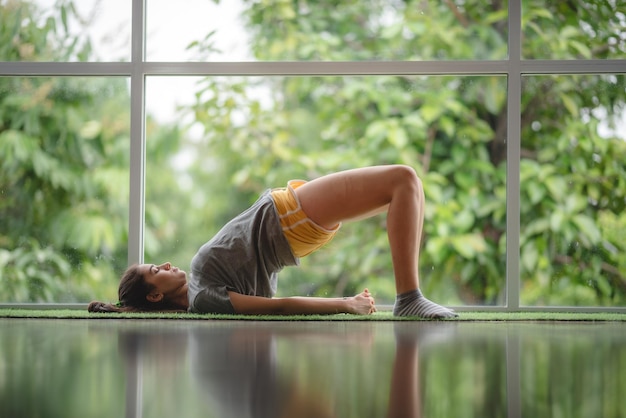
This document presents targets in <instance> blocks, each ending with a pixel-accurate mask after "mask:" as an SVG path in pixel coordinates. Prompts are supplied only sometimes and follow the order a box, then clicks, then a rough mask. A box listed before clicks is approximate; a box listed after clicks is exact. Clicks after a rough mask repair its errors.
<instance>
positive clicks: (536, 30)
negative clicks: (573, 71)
mask: <svg viewBox="0 0 626 418" xmlns="http://www.w3.org/2000/svg"><path fill="white" fill-rule="evenodd" d="M522 31H523V36H524V38H523V42H522V56H523V57H524V58H527V59H591V58H594V59H605V58H606V59H623V58H626V3H624V2H623V1H621V0H608V1H568V2H560V1H544V0H523V2H522Z"/></svg>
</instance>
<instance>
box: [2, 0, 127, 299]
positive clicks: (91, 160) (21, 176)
mask: <svg viewBox="0 0 626 418" xmlns="http://www.w3.org/2000/svg"><path fill="white" fill-rule="evenodd" d="M58 7H59V9H58V10H60V13H61V16H60V17H59V18H58V19H57V18H54V17H48V18H47V19H41V18H39V12H38V10H37V9H36V8H35V7H34V6H32V5H30V4H29V3H23V2H9V3H7V4H2V5H0V11H1V14H0V15H1V18H0V19H2V22H1V23H0V27H2V28H3V29H2V30H1V31H0V36H2V38H1V40H0V44H2V46H3V50H2V51H3V55H2V57H1V58H0V59H2V60H30V59H49V60H67V59H70V57H74V58H78V59H80V56H81V54H84V53H87V52H86V51H87V49H85V48H83V49H80V50H77V49H76V48H77V47H76V46H77V45H88V40H85V39H82V38H80V37H79V38H70V37H68V36H69V35H68V29H67V25H66V20H67V19H68V16H71V15H72V14H73V13H75V12H74V7H73V4H72V3H71V2H65V3H59V6H58ZM59 19H60V20H59ZM15 22H19V23H20V24H15ZM59 22H61V24H59ZM9 29H10V30H9ZM9 46H10V48H9ZM25 54H26V55H25ZM28 54H32V55H28ZM128 102H129V101H128V93H127V91H126V86H125V83H124V80H123V79H103V78H80V77H71V78H70V77H55V78H50V77H3V78H0V155H2V159H1V160H0V191H1V192H0V193H1V195H2V199H1V200H0V251H1V253H0V254H2V255H1V258H2V262H1V264H2V266H1V267H0V271H1V272H2V273H1V276H0V283H2V286H0V300H2V301H11V302H42V301H47V302H51V301H55V302H59V301H67V302H71V301H86V300H89V299H90V298H92V297H94V294H95V295H103V296H107V297H112V296H113V294H114V288H111V287H110V283H111V282H113V280H115V281H117V280H116V279H113V280H111V279H112V278H114V277H115V274H114V273H113V271H114V270H120V269H122V268H123V267H124V266H125V264H126V246H125V241H126V237H127V221H126V219H127V212H128V204H127V201H128V187H127V186H126V185H127V184H128V151H127V148H128V146H127V144H128V127H129V118H128ZM120 109H122V113H120ZM120 184H121V185H124V186H122V187H120ZM112 290H113V291H112Z"/></svg>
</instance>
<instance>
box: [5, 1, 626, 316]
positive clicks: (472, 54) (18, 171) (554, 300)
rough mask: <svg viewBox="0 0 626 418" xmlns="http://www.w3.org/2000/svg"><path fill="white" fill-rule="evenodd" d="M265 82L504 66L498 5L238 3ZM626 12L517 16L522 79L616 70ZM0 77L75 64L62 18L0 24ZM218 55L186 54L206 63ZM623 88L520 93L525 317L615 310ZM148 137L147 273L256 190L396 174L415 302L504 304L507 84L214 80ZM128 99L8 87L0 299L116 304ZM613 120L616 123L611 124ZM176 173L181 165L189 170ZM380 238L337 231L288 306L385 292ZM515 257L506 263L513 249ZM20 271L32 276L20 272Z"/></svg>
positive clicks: (13, 14) (87, 85)
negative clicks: (331, 175) (540, 71)
mask: <svg viewBox="0 0 626 418" xmlns="http://www.w3.org/2000/svg"><path fill="white" fill-rule="evenodd" d="M243 3H244V5H245V10H244V12H243V15H242V18H243V21H244V22H245V26H246V30H247V31H248V32H249V34H250V39H251V40H252V41H251V45H250V47H251V50H252V52H253V53H254V57H255V59H257V60H267V61H281V60H295V61H307V60H319V61H359V62H363V65H367V61H373V60H401V61H404V60H446V59H455V60H463V59H505V58H506V57H507V54H508V52H507V47H506V41H507V37H508V34H507V23H508V22H507V2H506V1H504V2H502V1H497V0H494V1H492V2H487V3H486V2H482V1H478V0H468V1H464V2H453V1H446V2H436V1H410V0H407V1H399V0H394V1H383V0H372V1H367V2H363V1H357V0H354V1H352V0H351V1H341V2H337V1H330V0H324V1H315V2H313V1H298V2H296V1H289V0H245V1H244V2H243ZM618 3H619V2H604V1H602V2H582V3H581V2H579V3H576V4H573V3H572V2H550V4H545V2H541V1H539V0H529V1H524V2H523V8H524V9H523V22H522V26H523V28H522V30H523V32H524V39H523V42H522V54H523V57H524V58H543V59H553V58H564V59H571V58H578V59H588V58H602V59H605V58H608V59H611V58H623V57H624V56H625V51H626V45H625V41H624V38H623V36H622V34H623V32H624V26H625V23H624V22H625V21H626V16H625V14H624V10H623V7H622V6H620V5H618ZM0 11H1V12H2V13H1V14H0V60H7V61H30V60H37V61H43V60H46V61H87V60H90V59H93V57H92V55H91V50H90V42H89V39H87V38H85V37H81V36H78V37H76V36H73V35H70V33H71V32H70V31H69V29H68V27H69V26H70V25H72V24H74V23H75V22H77V21H80V19H78V18H77V17H76V10H75V8H74V6H73V2H71V1H62V2H60V3H58V5H57V6H56V7H55V8H54V10H53V11H52V12H51V13H48V14H45V13H43V12H41V11H40V10H38V9H37V8H36V7H35V6H33V5H32V4H30V3H27V2H18V1H12V2H8V3H2V4H0ZM213 35H214V33H213V32H208V33H207V35H206V36H205V37H204V39H202V40H198V41H197V42H193V43H191V44H190V48H193V49H195V50H197V52H198V54H197V56H201V57H206V58H207V59H211V58H212V57H214V54H216V53H217V49H215V48H214V47H213V40H214V36H213ZM625 96H626V77H625V76H624V75H623V74H617V75H612V74H602V75H562V76H526V77H524V78H523V97H522V114H521V115H520V116H521V125H522V144H521V155H522V161H521V164H520V176H521V196H520V197H521V237H520V238H521V240H520V246H521V247H520V268H521V271H520V273H521V276H522V279H523V288H522V289H521V290H522V303H524V304H536V305H541V304H546V305H550V304H564V305H568V304H572V305H586V304H587V305H607V306H608V305H613V306H617V305H622V304H623V303H624V301H625V300H626V273H625V272H626V256H625V255H624V254H626V248H625V245H626V244H625V243H624V240H623V236H624V232H625V231H626V217H625V216H624V215H623V213H624V209H625V208H624V206H626V172H625V171H626V167H625V164H624V161H626V142H625V141H624V137H623V134H621V133H620V132H623V123H624V121H623V116H622V115H623V114H624V112H625V98H626V97H625ZM195 99H196V100H195V103H194V104H193V105H191V106H188V107H186V108H182V109H181V110H180V116H181V120H189V118H188V117H189V116H192V118H191V119H193V121H192V123H191V125H192V126H193V128H194V129H196V128H197V127H198V126H199V127H201V128H203V129H202V130H203V134H202V137H201V138H197V137H194V136H192V135H190V134H189V133H188V132H187V130H186V127H185V126H184V125H183V124H182V123H180V124H179V125H177V126H171V127H164V126H160V125H159V124H158V123H157V122H156V121H154V120H152V119H151V118H148V122H147V144H146V153H147V156H146V161H147V168H146V234H145V235H146V242H145V246H146V257H147V258H149V259H151V260H154V261H159V262H160V261H165V260H169V261H172V262H174V263H175V264H178V265H181V266H183V268H184V266H186V265H188V262H189V259H190V257H191V255H192V254H193V252H194V251H195V249H196V248H197V247H198V246H199V245H201V244H202V243H203V242H205V241H206V240H207V239H208V238H209V237H210V236H211V234H212V233H214V232H215V231H216V230H217V229H218V228H219V227H220V226H221V225H222V224H223V223H224V222H226V221H227V220H228V219H230V217H232V216H233V215H235V214H236V213H237V212H239V211H240V210H242V209H243V208H245V207H246V206H247V205H248V204H250V203H251V202H252V201H253V200H254V199H255V198H256V196H257V195H258V193H259V192H261V191H262V190H263V189H265V188H267V187H273V186H279V185H283V184H285V182H286V181H287V180H289V179H291V178H313V177H316V176H319V175H322V174H325V173H328V172H331V171H337V170H341V169H347V168H353V167H359V166H365V165H372V164H390V163H403V164H408V165H411V166H413V167H415V169H416V170H417V171H418V173H419V174H420V176H421V177H422V178H423V180H424V185H425V189H426V196H427V212H426V214H425V216H426V223H425V240H424V245H423V247H422V254H421V258H420V261H421V271H420V273H421V280H422V287H424V288H425V290H426V292H427V293H428V295H429V296H431V297H433V298H436V299H437V300H438V301H441V302H443V303H450V304H456V303H465V304H501V303H504V288H505V280H504V279H505V275H506V265H505V254H506V234H505V232H506V199H505V198H506V187H507V184H506V164H507V161H506V158H507V153H506V146H507V132H506V126H507V109H506V100H507V97H506V79H505V78H504V77H501V76H491V75H486V76H472V77H468V76H428V77H426V76H404V75H380V76H367V77H358V76H346V77H337V76H332V77H330V76H329V77H305V76H300V77H248V78H244V77H208V78H204V79H202V80H200V81H199V82H198V84H197V90H196V92H195ZM128 108H129V104H128V92H127V87H126V85H125V82H124V80H123V79H116V78H110V79H101V78H91V79H85V78H78V77H72V78H66V77H56V78H47V77H5V78H2V79H0V155H1V156H2V159H1V160H0V197H1V199H0V263H1V268H2V270H1V271H2V277H1V278H0V280H1V281H2V283H3V284H5V283H6V285H4V286H2V287H1V288H0V299H1V300H10V301H40V300H55V301H73V300H86V299H89V298H92V297H99V296H98V295H102V296H101V297H104V298H113V297H114V293H115V287H116V283H117V277H116V274H114V273H113V272H118V273H119V271H120V270H122V269H123V268H124V267H125V265H126V248H125V242H126V239H127V234H128V232H127V226H126V225H127V219H126V218H127V210H128V203H127V202H128V193H129V190H128V164H129V162H128V141H129V139H128V131H129V127H128V124H129V122H128ZM620 118H621V119H620ZM182 157H184V158H182ZM384 232H385V223H384V219H382V218H374V219H371V220H368V221H365V222H360V223H356V224H350V225H344V227H343V229H342V232H341V233H340V234H339V236H338V237H337V238H336V239H335V240H334V241H333V242H332V243H331V244H330V246H329V248H328V250H327V251H320V252H318V253H316V254H314V255H313V256H311V257H307V258H306V259H304V260H303V268H302V269H288V270H285V271H284V272H283V273H282V277H281V284H280V286H279V289H280V291H281V292H282V293H283V294H294V293H297V294H311V295H320V296H333V295H346V294H352V293H355V292H357V291H359V290H360V289H361V288H362V287H364V286H367V287H369V288H370V290H372V291H374V293H375V294H376V297H377V299H378V300H379V302H390V301H392V300H393V297H394V294H395V289H394V283H393V273H392V267H391V262H390V254H389V249H388V245H387V240H386V235H385V233H384ZM513 250H514V249H513ZM24 266H27V267H28V268H24Z"/></svg>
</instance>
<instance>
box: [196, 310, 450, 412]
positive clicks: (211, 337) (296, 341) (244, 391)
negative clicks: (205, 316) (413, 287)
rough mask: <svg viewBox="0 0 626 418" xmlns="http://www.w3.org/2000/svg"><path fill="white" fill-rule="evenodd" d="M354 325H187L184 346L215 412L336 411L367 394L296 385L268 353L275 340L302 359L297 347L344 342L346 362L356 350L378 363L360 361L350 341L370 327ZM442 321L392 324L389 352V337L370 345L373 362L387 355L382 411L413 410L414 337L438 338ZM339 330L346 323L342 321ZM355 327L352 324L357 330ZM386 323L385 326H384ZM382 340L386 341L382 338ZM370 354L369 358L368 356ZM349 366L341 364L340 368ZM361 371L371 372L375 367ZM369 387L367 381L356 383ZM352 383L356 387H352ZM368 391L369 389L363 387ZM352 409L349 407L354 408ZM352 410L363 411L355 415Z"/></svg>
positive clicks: (364, 336) (417, 403) (416, 401)
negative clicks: (341, 404) (384, 408)
mask: <svg viewBox="0 0 626 418" xmlns="http://www.w3.org/2000/svg"><path fill="white" fill-rule="evenodd" d="M353 325H354V327H353V329H355V331H354V332H349V331H348V332H346V330H345V329H344V330H341V331H340V332H337V331H336V328H335V327H319V328H318V329H315V330H310V329H306V328H302V329H297V328H293V327H287V328H280V327H279V328H276V327H272V326H271V325H270V326H259V324H258V323H257V324H255V325H245V324H244V325H238V326H234V327H233V326H232V325H224V326H217V327H216V326H213V327H197V328H194V329H193V331H192V335H191V343H190V350H191V351H190V353H191V364H192V365H193V366H192V367H193V374H194V376H195V378H196V379H197V381H198V383H199V384H200V386H201V389H202V390H203V392H204V393H206V394H207V395H208V396H209V397H210V398H211V402H210V404H211V405H213V407H217V408H219V411H216V412H218V414H217V415H218V416H220V417H237V418H244V417H335V416H339V415H340V414H338V410H339V408H337V405H336V403H337V402H352V403H354V402H359V403H361V402H362V403H364V404H368V403H369V402H370V401H371V400H372V397H373V395H374V394H372V393H368V392H366V391H364V392H363V393H361V394H360V396H359V397H358V399H355V398H354V396H352V397H351V399H343V396H344V395H346V396H345V397H346V398H348V397H350V394H354V393H355V391H354V388H345V392H346V393H335V392H333V391H332V390H331V389H330V388H331V387H333V386H334V385H333V383H334V382H330V381H329V382H328V386H327V387H325V388H324V387H318V386H314V385H309V386H311V387H313V389H311V388H310V387H302V386H301V384H302V381H301V379H298V378H297V376H296V372H295V371H293V372H291V371H289V370H287V371H286V370H283V369H284V368H283V369H281V368H279V365H278V363H279V361H280V359H279V358H277V356H276V345H277V342H278V341H280V342H281V344H282V343H284V344H285V346H286V347H288V349H287V350H282V351H281V353H286V352H287V353H289V352H291V353H293V355H294V356H297V357H300V358H303V359H305V361H306V360H307V357H304V356H303V355H302V354H301V351H305V350H306V349H309V350H310V349H311V346H315V345H316V346H318V349H324V348H327V347H329V345H333V346H337V345H338V344H339V345H343V346H345V354H344V355H345V356H346V361H347V360H348V358H350V357H354V356H355V355H357V356H359V355H360V356H362V357H363V361H362V362H359V364H361V365H362V367H364V368H367V367H378V366H379V365H377V364H374V365H372V364H371V363H369V364H368V361H366V360H367V357H368V356H369V354H365V351H364V350H355V346H357V347H360V348H363V347H371V346H372V343H373V341H374V338H373V337H374V335H373V330H374V327H365V328H363V327H357V324H353ZM448 325H452V324H443V323H437V324H430V323H426V322H424V323H415V322H413V323H403V322H398V323H395V324H394V338H395V355H394V354H392V353H393V351H389V350H388V349H387V348H386V347H385V345H387V346H388V344H389V343H392V344H393V342H392V341H393V340H387V339H381V341H384V342H385V344H377V346H376V348H375V351H376V353H374V355H375V357H374V361H375V362H377V363H379V362H382V363H386V364H390V363H391V359H390V358H389V355H390V354H391V355H392V356H393V366H391V367H392V373H391V382H390V383H389V382H388V381H385V382H376V385H375V386H376V387H378V388H379V389H380V390H385V389H384V388H385V387H386V386H387V385H389V387H390V392H389V402H388V406H387V411H386V415H387V416H388V417H390V418H395V417H402V418H410V417H420V416H421V397H420V387H419V381H420V377H419V347H420V346H421V344H422V343H426V344H427V345H433V344H434V343H435V344H436V343H439V342H443V341H444V340H445V339H447V338H442V337H446V336H450V335H451V332H450V331H453V330H452V329H451V328H450V327H448ZM346 329H348V330H349V329H350V326H347V328H346ZM357 329H358V331H357ZM385 329H388V328H385ZM387 341H389V343H387ZM370 361H371V360H370ZM350 372H352V371H351V370H346V373H350ZM366 376H371V377H372V378H374V379H375V378H377V376H376V374H374V373H370V374H366ZM299 385H300V386H299ZM363 387H364V388H371V387H372V386H371V385H363ZM359 390H360V388H358V389H357V390H356V392H357V393H358V392H359ZM369 390H371V389H369ZM364 404H361V405H351V406H352V407H349V408H348V409H349V410H351V411H353V412H355V411H356V410H360V411H363V410H365V411H366V415H365V416H368V415H367V411H370V412H371V415H369V416H383V415H384V411H380V410H379V411H375V410H368V409H367V406H364ZM354 416H356V414H355V415H354ZM359 416H363V415H362V414H360V415H359Z"/></svg>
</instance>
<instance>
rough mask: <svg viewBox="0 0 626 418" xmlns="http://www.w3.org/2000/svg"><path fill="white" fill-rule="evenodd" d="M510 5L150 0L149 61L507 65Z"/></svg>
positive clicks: (369, 0)
mask: <svg viewBox="0 0 626 418" xmlns="http://www.w3.org/2000/svg"><path fill="white" fill-rule="evenodd" d="M507 7H508V6H507V1H503V2H494V3H493V5H490V6H489V7H485V5H484V3H483V2H479V1H472V2H440V1H434V0H429V1H422V0H419V1H418V0H413V1H388V0H367V1H345V2H332V4H329V3H328V2H323V1H322V2H320V1H299V2H285V1H263V2H258V1H251V0H229V1H228V2H226V1H222V2H219V4H215V2H208V1H203V0H193V1H191V0H190V1H187V2H185V7H184V8H183V7H180V8H174V9H173V8H172V6H171V2H169V1H166V0H147V59H148V60H149V61H178V60H180V61H372V60H377V61H383V60H401V61H405V60H406V61H409V60H448V59H504V58H506V56H507V46H506V42H507V36H508V35H507V30H508V24H507V16H508V11H507Z"/></svg>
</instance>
